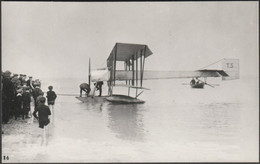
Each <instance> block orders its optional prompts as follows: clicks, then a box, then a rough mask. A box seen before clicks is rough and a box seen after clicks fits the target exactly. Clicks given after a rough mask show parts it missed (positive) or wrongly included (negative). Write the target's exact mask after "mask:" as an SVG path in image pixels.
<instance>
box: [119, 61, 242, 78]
mask: <svg viewBox="0 0 260 164" xmlns="http://www.w3.org/2000/svg"><path fill="white" fill-rule="evenodd" d="M214 65H215V66H214ZM214 65H211V66H210V67H207V68H204V69H200V70H196V71H144V72H143V80H149V79H173V78H194V77H222V80H231V79H239V60H238V59H222V60H220V61H219V62H218V63H214ZM219 65H220V66H221V68H220V67H219ZM137 75H138V76H137V78H138V79H141V77H140V75H141V72H140V71H139V72H138V73H137ZM135 77H136V76H135ZM115 79H116V80H131V79H133V73H132V71H128V70H116V76H115Z"/></svg>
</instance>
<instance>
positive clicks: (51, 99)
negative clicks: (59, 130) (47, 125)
mask: <svg viewBox="0 0 260 164" xmlns="http://www.w3.org/2000/svg"><path fill="white" fill-rule="evenodd" d="M48 89H49V91H48V92H47V96H46V97H47V99H48V105H49V108H50V110H51V113H52V117H53V118H54V104H55V99H56V98H57V95H56V93H55V92H54V91H52V89H53V86H49V87H48ZM52 122H53V121H52Z"/></svg>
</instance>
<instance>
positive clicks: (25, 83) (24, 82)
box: [22, 75, 27, 85]
mask: <svg viewBox="0 0 260 164" xmlns="http://www.w3.org/2000/svg"><path fill="white" fill-rule="evenodd" d="M26 77H27V76H26V75H23V77H22V85H27V81H26Z"/></svg>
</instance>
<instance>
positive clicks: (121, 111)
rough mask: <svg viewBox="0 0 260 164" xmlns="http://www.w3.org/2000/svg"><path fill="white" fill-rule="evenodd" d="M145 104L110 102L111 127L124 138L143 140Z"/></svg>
mask: <svg viewBox="0 0 260 164" xmlns="http://www.w3.org/2000/svg"><path fill="white" fill-rule="evenodd" d="M142 107H143V106H142V105H140V104H138V105H136V104H135V105H112V104H108V106H107V110H108V112H107V113H108V117H109V128H110V129H111V130H112V131H113V132H114V133H116V136H117V137H118V138H120V139H124V140H133V141H143V140H144V135H145V133H144V124H143V108H142Z"/></svg>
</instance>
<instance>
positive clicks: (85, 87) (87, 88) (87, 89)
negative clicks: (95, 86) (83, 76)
mask: <svg viewBox="0 0 260 164" xmlns="http://www.w3.org/2000/svg"><path fill="white" fill-rule="evenodd" d="M79 88H80V97H82V91H85V92H86V94H87V96H89V92H90V91H91V89H90V86H89V85H88V84H87V83H82V84H80V86H79Z"/></svg>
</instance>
